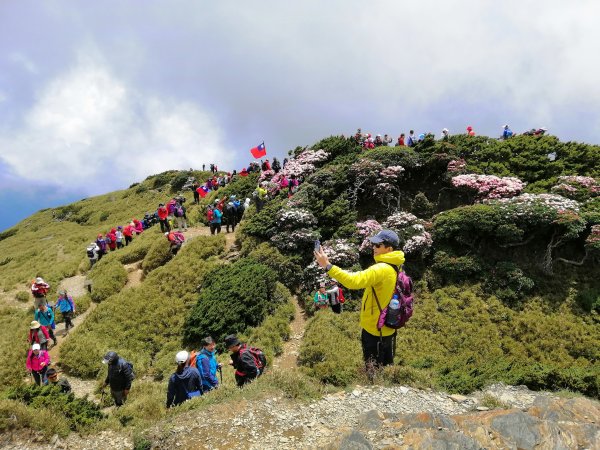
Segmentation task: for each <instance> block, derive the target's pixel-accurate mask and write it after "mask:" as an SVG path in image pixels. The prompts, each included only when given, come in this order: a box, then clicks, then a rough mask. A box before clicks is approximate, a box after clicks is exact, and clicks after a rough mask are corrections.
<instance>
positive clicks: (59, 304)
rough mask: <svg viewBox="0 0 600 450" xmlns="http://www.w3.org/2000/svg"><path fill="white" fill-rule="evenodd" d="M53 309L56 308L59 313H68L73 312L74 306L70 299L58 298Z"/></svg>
mask: <svg viewBox="0 0 600 450" xmlns="http://www.w3.org/2000/svg"><path fill="white" fill-rule="evenodd" d="M55 307H56V308H58V309H59V311H60V312H61V313H68V312H71V311H74V310H75V305H74V303H73V299H72V298H71V297H68V298H59V299H58V300H57V301H56V305H55Z"/></svg>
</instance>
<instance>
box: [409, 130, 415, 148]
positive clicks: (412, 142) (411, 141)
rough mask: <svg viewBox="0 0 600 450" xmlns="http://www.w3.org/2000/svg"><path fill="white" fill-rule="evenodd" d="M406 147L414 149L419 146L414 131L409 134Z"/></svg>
mask: <svg viewBox="0 0 600 450" xmlns="http://www.w3.org/2000/svg"><path fill="white" fill-rule="evenodd" d="M406 145H408V146H409V147H414V146H415V145H417V137H416V136H415V132H414V130H410V132H409V133H408V141H407V142H406Z"/></svg>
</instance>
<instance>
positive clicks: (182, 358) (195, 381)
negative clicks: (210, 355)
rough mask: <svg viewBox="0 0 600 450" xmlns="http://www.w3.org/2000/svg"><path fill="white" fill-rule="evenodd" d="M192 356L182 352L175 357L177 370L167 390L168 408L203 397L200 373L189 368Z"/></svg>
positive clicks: (170, 379)
mask: <svg viewBox="0 0 600 450" xmlns="http://www.w3.org/2000/svg"><path fill="white" fill-rule="evenodd" d="M189 359H190V354H189V353H188V352H186V351H185V350H182V351H180V352H178V353H177V355H175V363H176V364H177V369H176V370H175V373H173V375H171V378H169V386H168V388H167V408H170V407H171V406H177V405H180V404H182V403H183V402H185V401H187V400H189V399H191V398H194V397H198V396H199V395H202V380H201V379H200V373H199V372H198V370H196V369H194V368H193V367H189V366H188V363H189Z"/></svg>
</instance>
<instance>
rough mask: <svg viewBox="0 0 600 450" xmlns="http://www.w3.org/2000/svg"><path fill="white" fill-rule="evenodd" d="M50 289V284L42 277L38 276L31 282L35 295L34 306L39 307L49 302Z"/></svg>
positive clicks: (32, 293)
mask: <svg viewBox="0 0 600 450" xmlns="http://www.w3.org/2000/svg"><path fill="white" fill-rule="evenodd" d="M48 289H50V285H49V284H48V283H46V282H45V281H44V279H43V278H42V277H37V278H36V279H35V281H34V282H33V283H32V284H31V295H33V307H34V309H38V308H39V307H40V305H41V304H45V303H48V301H47V300H46V294H47V293H48Z"/></svg>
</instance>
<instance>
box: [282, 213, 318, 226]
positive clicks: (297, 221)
mask: <svg viewBox="0 0 600 450" xmlns="http://www.w3.org/2000/svg"><path fill="white" fill-rule="evenodd" d="M316 224H317V219H316V218H315V216H314V215H313V214H312V213H311V212H310V211H308V210H306V209H298V208H290V209H282V210H281V211H280V212H279V213H278V214H277V228H279V229H286V230H292V229H296V228H311V227H313V226H315V225H316Z"/></svg>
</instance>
